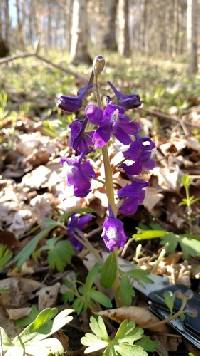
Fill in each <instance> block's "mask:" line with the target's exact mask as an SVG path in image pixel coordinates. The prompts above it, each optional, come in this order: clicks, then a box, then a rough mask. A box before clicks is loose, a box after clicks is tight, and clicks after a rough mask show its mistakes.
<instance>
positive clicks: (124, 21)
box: [118, 0, 130, 57]
mask: <svg viewBox="0 0 200 356" xmlns="http://www.w3.org/2000/svg"><path fill="white" fill-rule="evenodd" d="M118 37H119V38H118V51H119V53H120V54H121V55H122V56H125V57H128V56H129V55H130V38H129V0H119V36H118Z"/></svg>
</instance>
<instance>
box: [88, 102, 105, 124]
mask: <svg viewBox="0 0 200 356" xmlns="http://www.w3.org/2000/svg"><path fill="white" fill-rule="evenodd" d="M85 115H86V117H87V118H88V120H89V121H90V122H91V123H92V124H94V125H100V124H101V123H102V120H103V110H102V109H101V108H99V107H98V106H97V105H94V104H93V103H89V104H88V105H87V106H86V109H85Z"/></svg>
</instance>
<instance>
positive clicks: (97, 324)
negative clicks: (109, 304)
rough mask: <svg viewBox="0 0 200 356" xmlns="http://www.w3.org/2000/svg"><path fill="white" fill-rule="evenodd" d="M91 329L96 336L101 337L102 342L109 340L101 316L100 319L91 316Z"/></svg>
mask: <svg viewBox="0 0 200 356" xmlns="http://www.w3.org/2000/svg"><path fill="white" fill-rule="evenodd" d="M90 329H91V330H92V332H93V333H94V334H95V335H96V336H98V337H100V338H101V339H102V340H108V333H107V329H106V326H105V324H104V321H103V318H102V317H101V316H98V318H94V317H93V316H91V318H90Z"/></svg>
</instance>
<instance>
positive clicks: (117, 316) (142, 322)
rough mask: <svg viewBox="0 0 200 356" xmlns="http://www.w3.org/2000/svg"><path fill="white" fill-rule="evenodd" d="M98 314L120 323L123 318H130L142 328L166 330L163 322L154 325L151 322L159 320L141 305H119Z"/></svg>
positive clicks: (158, 330) (161, 331)
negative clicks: (119, 306)
mask: <svg viewBox="0 0 200 356" xmlns="http://www.w3.org/2000/svg"><path fill="white" fill-rule="evenodd" d="M98 314H99V315H101V316H106V317H108V318H110V319H112V320H115V321H117V322H118V323H121V322H122V321H123V320H131V321H134V322H135V323H136V324H137V325H139V326H140V327H142V328H147V329H149V330H151V331H154V332H158V333H164V332H167V330H168V329H167V326H166V325H164V324H161V325H158V326H155V327H154V326H153V324H156V323H159V321H160V320H159V319H158V318H157V317H156V316H155V315H153V314H152V313H151V312H150V311H149V310H148V309H145V308H142V307H135V306H131V307H121V308H118V309H108V310H105V311H101V312H99V313H98ZM151 326H152V327H151Z"/></svg>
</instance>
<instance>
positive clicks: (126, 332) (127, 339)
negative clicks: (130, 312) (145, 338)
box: [115, 320, 143, 345]
mask: <svg viewBox="0 0 200 356" xmlns="http://www.w3.org/2000/svg"><path fill="white" fill-rule="evenodd" d="M142 335H143V330H142V329H141V328H137V327H135V323H134V322H132V321H128V320H124V321H123V322H122V323H121V324H120V327H119V329H118V331H117V333H116V336H115V339H116V340H117V341H118V343H120V344H122V343H127V344H129V345H132V344H133V343H134V342H135V341H137V340H139V339H141V337H142Z"/></svg>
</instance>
